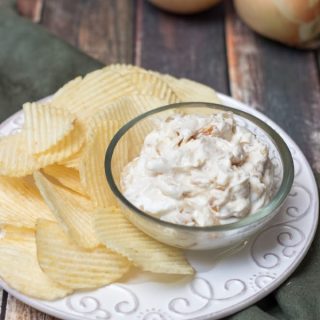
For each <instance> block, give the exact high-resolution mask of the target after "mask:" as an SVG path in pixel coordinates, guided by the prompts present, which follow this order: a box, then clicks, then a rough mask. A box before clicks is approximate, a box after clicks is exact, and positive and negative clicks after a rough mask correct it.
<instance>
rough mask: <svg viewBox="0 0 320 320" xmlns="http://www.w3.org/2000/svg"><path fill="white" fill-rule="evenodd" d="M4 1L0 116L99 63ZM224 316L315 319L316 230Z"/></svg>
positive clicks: (318, 304) (318, 309) (319, 292)
mask: <svg viewBox="0 0 320 320" xmlns="http://www.w3.org/2000/svg"><path fill="white" fill-rule="evenodd" d="M2 3H3V1H2ZM8 3H9V4H6V5H2V6H0V121H3V120H5V119H6V118H7V117H8V116H10V115H11V114H13V113H14V112H15V111H17V110H19V109H21V106H22V104H23V103H24V102H26V101H35V100H38V99H40V98H43V97H46V96H48V95H50V94H52V93H54V92H55V91H56V90H57V89H58V88H59V87H61V86H62V85H63V84H64V83H65V82H67V81H68V80H70V79H72V78H74V77H75V76H77V75H83V74H85V73H87V72H89V71H91V70H94V69H97V68H99V67H101V63H99V62H97V61H95V60H93V59H91V58H89V57H87V56H86V55H84V54H83V53H81V52H80V51H78V50H77V49H75V48H73V47H72V46H70V45H68V44H67V43H65V42H63V41H61V40H59V39H57V38H56V37H55V36H53V35H51V34H50V33H48V32H47V31H46V30H44V29H43V28H42V27H40V26H38V25H35V24H33V23H31V22H29V21H28V20H26V19H24V18H21V17H20V16H18V15H17V13H16V12H15V10H14V7H13V5H11V4H10V3H12V1H9V2H8ZM318 178H319V176H318ZM318 182H320V178H319V179H318ZM229 319H232V320H259V319H261V320H271V319H284V320H296V319H301V320H314V319H320V241H319V232H317V235H316V239H315V241H314V242H313V245H312V248H311V250H310V251H309V253H308V255H307V257H306V258H305V259H304V261H303V262H302V264H301V265H300V266H299V268H298V269H297V270H296V272H295V273H294V274H293V275H292V276H291V277H290V279H288V280H287V281H286V282H285V283H284V284H283V285H282V286H281V287H280V288H279V289H278V290H276V291H275V292H274V293H273V294H271V295H270V296H268V297H267V298H265V299H263V300H262V301H260V302H259V303H258V304H256V305H254V306H252V307H249V308H247V309H246V310H244V311H241V312H239V313H238V314H236V315H233V316H232V317H229Z"/></svg>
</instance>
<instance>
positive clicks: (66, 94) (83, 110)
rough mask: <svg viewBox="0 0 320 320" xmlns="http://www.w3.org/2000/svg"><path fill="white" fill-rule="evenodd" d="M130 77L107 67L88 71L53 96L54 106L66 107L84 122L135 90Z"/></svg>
mask: <svg viewBox="0 0 320 320" xmlns="http://www.w3.org/2000/svg"><path fill="white" fill-rule="evenodd" d="M129 80H130V79H127V78H123V77H122V76H121V75H120V73H119V72H117V71H116V70H112V69H110V68H109V67H106V68H103V69H99V70H96V71H93V72H91V73H88V74H87V75H86V76H85V77H84V78H83V79H82V80H81V81H79V80H74V82H73V83H71V84H69V85H68V84H67V85H66V87H65V89H64V90H59V91H58V93H57V94H56V95H55V96H54V97H53V100H52V104H53V105H54V106H58V107H62V108H66V109H68V110H69V111H71V112H72V113H75V114H76V115H77V116H78V117H79V119H80V120H82V121H84V122H86V120H87V118H88V117H90V116H92V115H94V114H95V113H96V112H97V111H98V110H99V109H101V108H105V107H107V106H108V104H110V102H112V101H114V100H115V99H117V98H120V97H122V96H125V95H129V94H131V93H133V92H134V91H135V88H134V86H133V85H132V83H131V81H129Z"/></svg>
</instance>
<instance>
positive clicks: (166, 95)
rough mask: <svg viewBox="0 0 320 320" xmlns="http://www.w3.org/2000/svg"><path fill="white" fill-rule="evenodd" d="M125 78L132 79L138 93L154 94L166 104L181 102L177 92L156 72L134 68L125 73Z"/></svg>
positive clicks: (153, 95)
mask: <svg viewBox="0 0 320 320" xmlns="http://www.w3.org/2000/svg"><path fill="white" fill-rule="evenodd" d="M123 78H124V79H126V81H131V83H132V85H133V86H134V87H135V93H136V94H138V95H147V96H152V97H154V98H158V99H160V100H163V101H165V102H166V103H165V104H169V103H176V102H180V99H179V97H178V95H177V94H176V92H175V91H174V90H173V89H172V88H171V86H170V85H168V83H167V82H166V81H164V80H163V79H162V77H161V76H159V74H157V73H156V72H152V71H147V70H143V69H140V70H136V69H132V70H128V71H127V72H126V73H125V74H123Z"/></svg>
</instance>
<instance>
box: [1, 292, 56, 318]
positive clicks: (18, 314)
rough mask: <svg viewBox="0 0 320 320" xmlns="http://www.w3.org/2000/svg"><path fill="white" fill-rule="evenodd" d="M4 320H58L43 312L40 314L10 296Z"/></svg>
mask: <svg viewBox="0 0 320 320" xmlns="http://www.w3.org/2000/svg"><path fill="white" fill-rule="evenodd" d="M2 319H4V320H56V318H53V317H50V316H48V315H46V314H44V313H42V312H39V311H37V310H35V309H33V308H31V307H29V306H27V305H25V304H24V303H22V302H20V301H18V300H17V299H16V298H14V297H13V296H11V295H9V296H8V301H7V307H6V313H5V316H4V318H2Z"/></svg>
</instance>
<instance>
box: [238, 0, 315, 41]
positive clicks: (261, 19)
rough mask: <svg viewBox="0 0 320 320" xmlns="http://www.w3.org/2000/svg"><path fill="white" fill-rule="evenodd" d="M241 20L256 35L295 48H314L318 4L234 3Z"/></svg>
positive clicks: (280, 0) (288, 0)
mask: <svg viewBox="0 0 320 320" xmlns="http://www.w3.org/2000/svg"><path fill="white" fill-rule="evenodd" d="M234 3H235V7H236V10H237V12H238V14H239V16H240V17H241V18H242V20H243V21H244V22H245V23H246V24H248V25H249V26H250V27H251V28H252V29H253V30H255V31H256V32H258V33H260V34H262V35H264V36H266V37H268V38H270V39H273V40H277V41H280V42H283V43H285V44H288V45H292V46H297V47H316V46H317V45H319V39H318V38H319V35H320V0H255V1H252V0H235V1H234Z"/></svg>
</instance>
